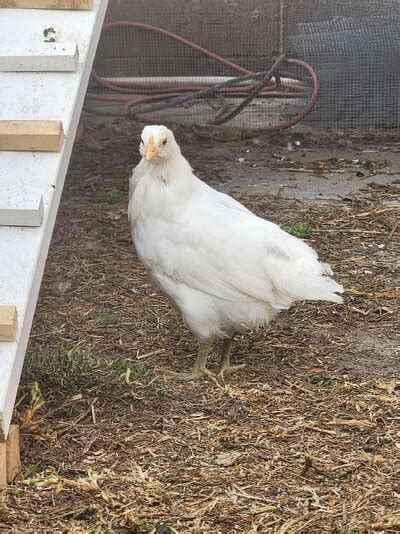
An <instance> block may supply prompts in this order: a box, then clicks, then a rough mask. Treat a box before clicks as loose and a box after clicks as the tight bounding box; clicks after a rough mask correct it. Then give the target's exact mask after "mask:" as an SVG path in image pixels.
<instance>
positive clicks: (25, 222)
mask: <svg viewBox="0 0 400 534" xmlns="http://www.w3.org/2000/svg"><path fill="white" fill-rule="evenodd" d="M43 214H44V208H43V196H42V194H41V193H40V192H39V191H15V188H13V189H12V190H10V189H9V190H3V189H0V226H40V225H41V224H42V220H43Z"/></svg>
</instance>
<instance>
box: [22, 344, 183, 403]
mask: <svg viewBox="0 0 400 534" xmlns="http://www.w3.org/2000/svg"><path fill="white" fill-rule="evenodd" d="M23 383H24V384H32V383H37V384H38V387H39V388H40V391H42V392H43V393H45V394H46V396H47V395H48V394H49V393H53V394H54V393H61V392H63V393H76V392H78V391H79V392H80V391H83V390H85V391H90V390H96V389H97V388H99V387H102V386H103V385H104V384H106V385H110V384H114V385H115V386H113V387H120V388H121V389H122V390H125V391H127V390H128V391H129V392H130V393H131V394H132V397H133V398H136V397H137V395H138V393H139V392H140V391H141V392H143V389H146V390H147V391H148V393H149V394H150V395H151V396H153V397H154V398H155V399H157V400H163V399H169V398H172V397H173V396H174V393H173V390H172V389H170V388H169V386H168V384H165V382H164V381H163V380H162V379H161V378H159V377H157V376H154V374H153V372H152V368H151V367H150V366H148V365H146V364H145V363H142V362H135V361H131V360H127V359H126V358H125V357H124V356H121V355H118V354H106V353H104V354H103V353H102V354H96V353H94V352H93V351H91V350H89V349H85V348H83V347H82V343H78V344H77V345H76V346H75V347H73V348H71V349H69V350H53V351H49V350H39V351H35V352H33V353H31V354H28V355H27V357H26V359H25V365H24V371H23ZM140 395H141V394H140ZM140 395H139V396H140Z"/></svg>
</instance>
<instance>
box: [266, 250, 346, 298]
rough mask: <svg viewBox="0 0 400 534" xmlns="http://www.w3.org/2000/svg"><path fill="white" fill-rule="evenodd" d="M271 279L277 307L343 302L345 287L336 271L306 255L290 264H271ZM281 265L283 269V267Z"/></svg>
mask: <svg viewBox="0 0 400 534" xmlns="http://www.w3.org/2000/svg"><path fill="white" fill-rule="evenodd" d="M269 267H270V268H269V269H268V271H269V275H270V278H271V279H272V282H273V286H274V288H275V295H276V301H277V307H280V308H281V307H288V306H290V305H291V303H293V302H294V301H301V300H324V301H328V302H334V303H336V304H341V303H342V302H343V297H341V296H340V294H341V293H344V288H343V286H342V285H341V284H338V283H337V282H336V281H335V280H333V278H330V275H332V274H333V272H332V269H331V267H330V266H329V265H328V264H327V263H320V262H319V261H318V260H317V259H316V258H314V257H311V256H310V257H309V258H302V259H299V261H297V262H293V263H291V264H290V266H289V265H288V264H287V263H286V265H281V266H278V265H277V262H275V265H274V268H271V267H272V265H270V266H269ZM279 267H280V268H279Z"/></svg>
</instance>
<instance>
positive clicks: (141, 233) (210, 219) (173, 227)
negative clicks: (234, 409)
mask: <svg viewBox="0 0 400 534" xmlns="http://www.w3.org/2000/svg"><path fill="white" fill-rule="evenodd" d="M140 154H141V155H142V159H141V161H140V163H139V164H138V165H137V167H136V168H135V169H134V170H133V174H132V177H131V180H130V194H129V199H130V200H129V208H128V216H129V221H130V224H131V229H132V237H133V241H134V244H135V247H136V251H137V254H138V256H139V258H140V259H141V261H142V262H143V263H144V265H145V266H146V268H147V269H148V271H149V272H150V274H151V277H152V278H153V279H154V280H155V281H156V283H157V284H158V285H159V287H160V288H161V289H162V291H163V292H164V293H166V295H167V296H168V297H169V299H170V301H171V302H172V304H173V305H174V306H175V307H176V308H177V309H178V310H179V311H180V313H181V314H182V317H183V320H184V322H185V324H186V326H187V327H188V328H189V329H190V330H191V331H192V333H193V334H194V335H195V337H196V338H197V339H198V340H199V341H200V346H199V351H198V355H197V358H196V361H195V364H194V367H193V370H192V371H191V372H190V373H172V372H169V374H171V375H173V376H175V377H176V378H181V379H184V380H185V379H186V380H195V379H199V378H201V377H203V376H207V375H212V374H213V373H212V372H211V371H210V370H209V369H207V366H206V362H207V357H208V354H209V352H210V350H211V348H212V345H213V341H214V340H215V339H216V338H222V339H223V340H224V341H223V346H222V355H221V361H220V365H219V369H218V373H219V374H223V373H228V372H230V371H232V370H234V369H235V368H238V367H242V366H236V367H234V366H231V364H230V352H231V345H232V338H233V334H234V333H235V332H236V331H243V330H244V329H253V328H257V327H260V326H262V325H266V324H268V323H269V322H270V321H271V320H272V319H273V317H274V316H275V315H276V314H277V313H278V312H279V311H280V310H285V309H288V308H289V307H290V306H291V305H292V304H293V303H294V302H295V301H301V300H326V301H330V302H336V303H341V302H342V301H343V299H342V297H340V296H339V295H338V294H337V293H342V292H343V287H342V286H341V285H339V284H338V283H337V282H335V281H334V280H332V278H330V277H329V275H331V274H332V270H331V269H330V267H329V265H328V264H324V263H320V262H319V261H318V256H317V253H316V252H315V251H314V250H313V249H312V248H311V247H309V246H308V245H307V244H306V243H304V242H303V241H301V240H300V239H297V238H296V237H293V236H292V235H290V234H288V233H286V232H285V231H284V230H282V229H281V228H280V227H279V226H277V225H276V224H274V223H272V222H269V221H266V220H264V219H261V218H260V217H257V216H256V215H254V214H253V213H252V212H251V211H249V210H248V209H246V208H245V207H244V206H242V204H240V203H239V202H237V201H236V200H234V199H233V198H231V197H230V196H228V195H226V194H223V193H219V192H218V191H216V190H215V189H213V188H211V187H209V186H208V185H207V184H205V183H204V182H202V181H201V180H199V179H198V178H197V177H196V176H195V175H194V174H193V172H192V169H191V167H190V165H189V163H188V161H187V160H186V159H185V158H184V157H183V156H182V154H181V150H180V148H179V146H178V144H177V143H176V141H175V138H174V135H173V133H172V132H171V131H170V130H169V129H168V128H166V127H165V126H146V127H145V128H144V129H143V132H142V136H141V143H140Z"/></svg>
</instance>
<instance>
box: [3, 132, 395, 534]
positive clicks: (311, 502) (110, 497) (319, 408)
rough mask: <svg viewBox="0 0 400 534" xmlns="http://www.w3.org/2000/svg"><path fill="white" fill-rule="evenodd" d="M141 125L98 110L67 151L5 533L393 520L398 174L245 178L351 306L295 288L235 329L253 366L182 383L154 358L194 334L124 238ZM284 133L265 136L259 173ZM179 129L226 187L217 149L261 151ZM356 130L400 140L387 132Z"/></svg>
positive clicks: (19, 417) (182, 354)
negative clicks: (322, 179)
mask: <svg viewBox="0 0 400 534" xmlns="http://www.w3.org/2000/svg"><path fill="white" fill-rule="evenodd" d="M139 131H140V125H138V124H130V123H126V122H116V123H115V124H114V125H110V124H108V125H105V126H101V125H99V124H98V123H96V122H90V123H89V124H88V127H87V128H86V131H85V133H84V135H83V137H82V139H81V140H80V142H79V143H78V144H77V145H76V146H75V150H74V154H73V157H72V160H71V165H70V169H69V173H68V177H67V182H66V186H65V190H64V194H63V199H62V203H61V207H60V211H59V215H58V219H57V224H56V229H55V232H54V236H53V241H52V245H51V249H50V253H49V258H48V262H47V266H46V272H45V275H44V279H43V284H42V288H41V293H40V298H39V303H38V307H37V313H36V316H35V321H34V327H33V330H32V335H31V341H30V345H29V349H28V352H27V355H26V361H25V368H24V374H23V378H22V381H21V385H20V390H19V396H18V402H17V407H16V412H15V420H16V421H18V422H19V424H20V426H21V432H22V463H23V469H22V473H21V474H20V475H19V476H18V477H17V478H16V480H15V483H14V484H13V485H11V486H10V487H9V488H8V489H6V490H4V491H3V493H2V495H1V499H2V508H1V516H0V522H1V525H0V528H1V529H2V530H4V531H7V532H10V531H14V532H157V533H163V534H168V533H172V532H179V533H186V532H207V533H255V532H279V533H294V532H373V531H375V532H398V531H399V530H400V515H399V513H398V512H396V510H398V502H399V501H398V497H399V493H400V481H399V478H398V474H399V472H398V467H399V448H400V426H399V419H398V418H399V411H398V410H399V386H400V381H399V368H398V337H397V338H396V327H398V314H397V312H398V309H396V305H397V304H398V297H399V288H398V253H399V239H398V237H399V236H398V232H397V231H396V228H397V227H396V221H397V219H398V210H397V207H396V205H395V203H396V201H397V200H398V190H396V187H397V184H396V183H395V182H396V181H395V180H393V181H392V183H391V184H386V185H385V184H383V185H382V184H378V183H376V182H374V176H373V174H374V168H371V169H369V173H370V174H371V173H372V174H371V176H370V177H369V178H368V179H367V180H365V181H364V183H363V184H362V185H361V186H360V187H359V188H358V191H359V192H358V193H357V194H356V195H353V196H352V197H346V198H342V199H338V200H328V201H325V202H319V203H318V202H317V203H313V204H309V203H305V202H301V201H299V200H297V199H294V198H285V196H283V195H282V194H267V193H265V194H262V195H255V194H251V195H250V194H248V192H247V190H241V191H240V190H239V191H236V192H235V196H236V197H237V198H239V199H240V200H241V201H242V202H243V203H244V204H245V205H246V206H247V207H249V208H250V209H252V210H254V211H255V212H256V213H257V214H259V215H261V216H263V217H266V218H268V219H271V220H273V221H275V222H277V223H279V224H281V225H283V226H285V227H293V226H296V225H299V224H302V225H303V226H305V227H307V228H308V229H309V231H310V236H309V237H308V238H307V241H308V242H309V243H310V244H311V245H312V246H314V247H315V248H316V249H317V250H318V251H319V253H320V256H321V258H322V259H323V260H324V261H329V263H330V264H331V265H332V267H333V269H334V271H335V273H336V278H337V280H339V281H340V282H341V283H343V284H344V286H345V288H346V302H345V304H344V305H342V306H335V305H332V304H328V303H301V304H299V305H298V306H296V307H294V308H293V309H291V310H289V311H288V312H286V313H282V314H281V315H280V316H279V317H278V318H277V320H276V321H274V322H273V324H271V325H270V327H269V328H267V329H265V330H262V331H259V332H249V333H248V334H246V335H243V336H239V337H238V339H237V340H236V344H235V346H234V360H235V361H236V362H238V363H246V368H245V369H244V370H242V371H240V372H239V373H238V374H236V375H234V376H232V377H227V378H226V379H225V381H223V380H221V381H218V382H214V381H212V380H205V381H203V382H198V383H194V382H191V383H186V384H182V383H176V382H173V381H171V380H167V379H165V378H164V377H163V376H162V373H160V372H159V371H158V368H159V367H168V368H174V369H176V370H184V369H188V368H189V367H190V366H191V364H192V362H193V359H194V355H195V353H196V348H197V347H196V343H195V340H194V339H193V338H192V336H191V335H190V333H189V332H188V331H187V330H186V329H185V327H184V326H183V324H182V322H181V319H180V318H179V316H177V315H176V314H175V313H174V312H173V311H172V310H171V308H170V307H169V305H168V303H167V301H166V299H165V298H164V297H163V296H161V295H160V294H159V293H158V292H157V291H156V290H155V289H154V288H153V287H152V286H151V285H150V283H149V280H148V278H147V275H146V272H145V270H144V268H143V267H142V265H141V264H140V263H139V261H138V259H137V257H136V255H135V253H134V250H133V246H132V241H131V236H130V230H129V227H128V222H127V217H126V213H125V211H126V206H127V189H128V177H129V175H130V172H131V169H132V167H133V166H134V165H135V164H136V163H137V161H138V154H137V145H138V132H139ZM213 135H214V134H213ZM293 135H294V134H292V133H289V134H285V135H281V136H276V137H275V138H265V139H261V141H262V143H263V145H262V148H261V147H260V149H259V150H260V152H259V159H260V160H261V159H263V165H264V167H265V172H266V176H267V177H268V172H269V170H271V172H272V171H273V172H278V171H277V169H276V166H277V159H276V158H275V157H273V156H272V154H273V153H275V154H284V153H285V152H284V151H285V147H286V146H287V143H288V142H291V139H292V140H293ZM178 138H179V141H180V143H181V145H182V148H183V151H184V153H185V154H187V156H188V157H189V159H190V161H191V162H192V165H193V167H194V168H195V169H196V170H198V173H199V175H200V176H201V177H202V178H203V179H204V180H206V181H207V182H208V183H210V184H211V185H213V186H216V187H220V188H222V187H223V185H224V184H226V183H227V182H228V181H230V180H232V179H234V178H235V176H233V177H232V175H230V176H229V177H227V176H225V174H224V165H225V162H226V163H227V165H228V164H229V165H230V168H232V162H235V161H236V160H237V159H238V158H239V157H241V155H242V154H243V153H246V150H247V149H248V148H249V147H250V148H252V150H254V147H256V148H257V146H259V145H257V143H254V139H242V138H240V136H236V138H234V137H232V138H231V139H227V138H226V137H225V138H222V139H215V138H212V137H210V136H207V134H206V133H204V132H196V131H193V130H182V131H180V132H178ZM340 139H342V140H343V139H350V137H346V135H345V136H344V137H343V136H341V137H340ZM351 139H352V143H353V144H354V143H355V142H356V143H358V144H359V146H360V147H361V148H363V149H371V147H372V148H374V147H375V148H377V149H379V147H382V146H387V147H389V148H387V151H388V152H390V153H391V154H392V155H395V153H396V152H398V151H399V147H398V144H397V143H396V141H395V137H394V136H391V135H390V134H387V136H386V137H385V138H382V137H374V136H372V135H370V136H364V137H363V136H361V135H359V136H358V137H357V139H356V140H354V138H351ZM259 142H260V141H258V143H259ZM340 142H341V141H340V140H339V139H335V138H334V137H333V136H331V137H329V136H326V137H324V138H321V139H317V138H315V139H313V140H312V141H310V140H309V143H310V145H309V146H312V147H313V148H314V149H315V151H316V154H317V152H318V150H319V149H320V150H326V149H328V150H329V149H330V148H332V150H334V149H335V150H339V151H340V146H341V145H340ZM302 143H304V144H303V146H306V145H307V139H306V138H304V139H302ZM318 143H319V144H318ZM261 150H262V152H261ZM314 160H315V161H316V158H314ZM324 161H325V160H324ZM253 164H254V163H251V162H250V163H249V165H248V173H247V182H248V181H249V180H251V176H252V175H251V172H252V168H253V167H252V165H253ZM341 164H342V165H343V166H345V165H348V164H346V163H341V162H340V161H335V162H334V165H335V169H340V165H341ZM325 165H328V163H325ZM285 166H286V167H287V162H286V163H285ZM338 166H339V167H338ZM278 170H279V169H278ZM380 170H382V169H381V168H380ZM309 172H312V170H310V171H309ZM284 176H285V177H286V178H285V177H284ZM304 176H306V173H304ZM287 177H288V174H287V173H286V174H285V175H283V174H282V180H283V183H284V182H285V180H286V179H287ZM258 179H259V178H257V180H258ZM255 180H256V178H254V181H255ZM361 189H362V191H361ZM396 215H397V218H396ZM396 262H397V263H396ZM216 357H217V354H216V355H215V358H216Z"/></svg>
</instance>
